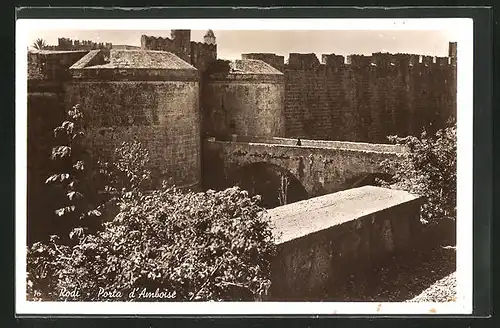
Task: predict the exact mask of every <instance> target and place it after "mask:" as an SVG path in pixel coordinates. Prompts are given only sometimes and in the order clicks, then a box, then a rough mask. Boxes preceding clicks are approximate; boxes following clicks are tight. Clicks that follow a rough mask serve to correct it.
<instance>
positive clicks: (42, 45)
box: [33, 38, 47, 50]
mask: <svg viewBox="0 0 500 328" xmlns="http://www.w3.org/2000/svg"><path fill="white" fill-rule="evenodd" d="M33 48H35V49H37V50H43V49H46V48H47V42H45V40H44V39H41V38H38V39H36V40H35V41H34V42H33Z"/></svg>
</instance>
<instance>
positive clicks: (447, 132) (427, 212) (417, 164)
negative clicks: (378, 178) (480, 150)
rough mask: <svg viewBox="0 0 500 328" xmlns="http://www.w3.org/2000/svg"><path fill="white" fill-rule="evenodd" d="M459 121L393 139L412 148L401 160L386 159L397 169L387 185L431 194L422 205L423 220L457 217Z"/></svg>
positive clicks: (387, 165)
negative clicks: (430, 131) (417, 134)
mask: <svg viewBox="0 0 500 328" xmlns="http://www.w3.org/2000/svg"><path fill="white" fill-rule="evenodd" d="M456 132H457V131H456V124H453V125H451V126H449V127H447V128H444V129H442V130H439V131H437V132H436V133H435V134H434V135H427V134H426V133H425V132H424V133H422V135H421V137H420V138H417V137H414V136H409V137H404V138H402V137H397V136H391V137H389V140H390V141H392V142H393V143H396V144H399V145H404V146H406V148H407V150H408V152H407V153H406V154H405V155H404V157H403V159H402V160H401V161H386V162H384V164H385V165H386V167H387V168H388V169H389V170H391V171H393V172H395V175H394V180H393V181H391V182H390V183H386V184H385V185H386V186H389V187H391V188H395V189H402V190H406V191H408V192H411V193H414V194H417V195H421V196H424V197H426V198H427V201H426V202H425V203H424V205H423V207H422V220H423V221H424V222H427V223H438V222H439V221H440V220H442V219H455V217H456V193H457V176H456V170H457V139H456Z"/></svg>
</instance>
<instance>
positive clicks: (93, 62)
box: [71, 49, 196, 70]
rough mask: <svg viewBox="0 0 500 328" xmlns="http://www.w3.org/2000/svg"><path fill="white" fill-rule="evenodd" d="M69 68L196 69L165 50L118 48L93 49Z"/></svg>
mask: <svg viewBox="0 0 500 328" xmlns="http://www.w3.org/2000/svg"><path fill="white" fill-rule="evenodd" d="M71 68H80V69H81V68H84V69H98V68H121V69H123V68H139V69H169V70H173V69H175V70H196V68H195V67H193V66H192V65H190V64H188V63H186V62H185V61H184V60H182V59H180V58H179V57H177V56H176V55H174V54H173V53H170V52H165V51H153V50H121V49H120V50H118V49H111V50H110V51H109V52H107V51H102V50H93V51H91V52H90V53H89V54H88V55H87V56H85V57H83V58H82V59H81V60H80V61H78V62H77V63H76V64H75V65H73V66H72V67H71Z"/></svg>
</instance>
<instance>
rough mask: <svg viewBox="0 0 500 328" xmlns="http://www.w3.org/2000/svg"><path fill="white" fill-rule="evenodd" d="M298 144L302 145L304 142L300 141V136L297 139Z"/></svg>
mask: <svg viewBox="0 0 500 328" xmlns="http://www.w3.org/2000/svg"><path fill="white" fill-rule="evenodd" d="M297 146H302V142H301V141H300V138H298V139H297Z"/></svg>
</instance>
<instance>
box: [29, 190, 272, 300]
mask: <svg viewBox="0 0 500 328" xmlns="http://www.w3.org/2000/svg"><path fill="white" fill-rule="evenodd" d="M258 202H259V199H258V197H252V198H249V197H248V194H247V193H246V192H245V191H242V190H240V189H238V188H231V189H226V190H224V191H219V192H215V191H207V192H199V193H193V192H189V193H183V192H181V191H179V190H176V189H172V188H171V189H169V188H165V189H163V190H156V191H154V192H152V193H149V194H142V195H140V194H136V195H130V194H129V195H123V196H122V197H121V198H120V201H119V205H120V213H119V214H118V215H116V216H115V217H114V219H113V220H112V221H109V222H106V223H104V229H103V230H101V231H98V232H97V233H95V234H86V233H85V232H84V230H83V229H81V228H76V229H75V230H74V231H73V232H72V237H73V239H75V240H76V243H75V245H74V246H69V245H63V244H60V243H58V240H57V238H53V239H52V241H51V242H50V243H49V244H42V243H36V244H34V245H33V247H32V248H31V249H29V250H28V269H29V272H28V287H29V294H30V298H33V299H44V300H68V299H69V300H71V299H78V300H86V301H101V300H109V301H113V300H121V301H123V300H142V301H144V300H148V301H161V300H163V301H165V300H175V301H181V300H182V301H186V300H255V299H257V300H258V299H260V298H261V297H263V296H264V295H265V294H266V293H267V289H268V287H269V285H270V281H269V277H270V269H271V261H272V258H273V256H274V254H275V243H274V237H273V234H272V230H271V228H270V222H269V219H268V216H267V215H265V212H264V211H263V209H262V208H261V207H260V206H259V205H258ZM156 289H158V292H159V293H160V294H159V295H161V293H163V295H164V297H157V298H155V297H152V298H148V297H147V294H144V292H145V291H146V292H147V293H154V292H156ZM65 290H66V291H69V290H78V292H79V295H78V296H77V297H75V296H74V295H71V296H66V297H65V296H63V295H61V292H62V291H65ZM132 291H135V295H134V296H135V297H131V294H130V293H131V292H132ZM141 293H142V294H141ZM113 294H114V295H115V297H110V295H113Z"/></svg>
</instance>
